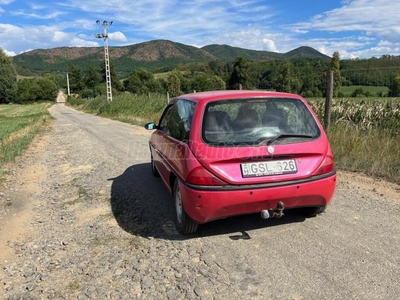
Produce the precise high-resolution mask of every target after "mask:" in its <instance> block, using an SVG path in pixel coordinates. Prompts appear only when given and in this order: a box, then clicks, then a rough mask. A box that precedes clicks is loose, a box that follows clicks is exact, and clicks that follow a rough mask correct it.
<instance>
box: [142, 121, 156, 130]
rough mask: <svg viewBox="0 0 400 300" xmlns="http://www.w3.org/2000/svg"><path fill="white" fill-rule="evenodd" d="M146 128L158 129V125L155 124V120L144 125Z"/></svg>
mask: <svg viewBox="0 0 400 300" xmlns="http://www.w3.org/2000/svg"><path fill="white" fill-rule="evenodd" d="M144 128H146V129H147V130H154V129H157V125H156V124H154V123H153V122H150V123H147V124H146V125H144Z"/></svg>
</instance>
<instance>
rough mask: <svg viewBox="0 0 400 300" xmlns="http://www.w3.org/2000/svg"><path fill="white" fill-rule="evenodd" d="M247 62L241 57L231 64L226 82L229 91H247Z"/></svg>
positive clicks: (248, 83)
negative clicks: (231, 68)
mask: <svg viewBox="0 0 400 300" xmlns="http://www.w3.org/2000/svg"><path fill="white" fill-rule="evenodd" d="M248 71H249V62H248V61H247V60H246V59H245V58H243V57H237V58H236V59H235V62H234V64H233V71H232V73H231V77H230V78H229V81H228V86H229V88H231V89H236V90H238V89H240V86H241V87H242V88H243V89H249V88H251V87H250V76H249V73H248Z"/></svg>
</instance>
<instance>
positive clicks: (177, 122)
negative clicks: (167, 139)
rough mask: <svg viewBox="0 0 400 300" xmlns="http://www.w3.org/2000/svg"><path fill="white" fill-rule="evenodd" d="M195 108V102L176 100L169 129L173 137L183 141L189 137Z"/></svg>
mask: <svg viewBox="0 0 400 300" xmlns="http://www.w3.org/2000/svg"><path fill="white" fill-rule="evenodd" d="M194 108H195V103H194V102H191V101H187V100H178V101H177V102H176V104H175V106H174V109H173V111H172V113H171V118H170V121H169V123H168V130H169V133H170V135H171V136H172V137H174V138H176V139H178V140H181V141H183V140H188V139H189V133H190V127H191V123H192V117H193V111H194Z"/></svg>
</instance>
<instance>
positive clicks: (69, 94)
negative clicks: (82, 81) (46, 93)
mask: <svg viewBox="0 0 400 300" xmlns="http://www.w3.org/2000/svg"><path fill="white" fill-rule="evenodd" d="M67 90H68V96H71V91H70V90H69V74H68V72H67Z"/></svg>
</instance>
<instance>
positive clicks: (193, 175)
mask: <svg viewBox="0 0 400 300" xmlns="http://www.w3.org/2000/svg"><path fill="white" fill-rule="evenodd" d="M187 182H188V183H191V184H196V185H205V186H210V185H212V186H222V185H227V183H226V182H224V181H222V180H221V179H219V178H217V177H216V176H214V175H213V174H211V173H210V172H208V171H207V170H206V169H204V168H203V167H197V168H195V169H193V170H192V171H191V172H190V173H189V175H188V177H187Z"/></svg>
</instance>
